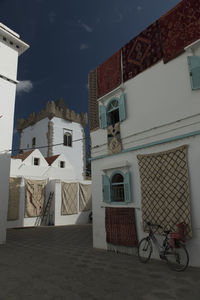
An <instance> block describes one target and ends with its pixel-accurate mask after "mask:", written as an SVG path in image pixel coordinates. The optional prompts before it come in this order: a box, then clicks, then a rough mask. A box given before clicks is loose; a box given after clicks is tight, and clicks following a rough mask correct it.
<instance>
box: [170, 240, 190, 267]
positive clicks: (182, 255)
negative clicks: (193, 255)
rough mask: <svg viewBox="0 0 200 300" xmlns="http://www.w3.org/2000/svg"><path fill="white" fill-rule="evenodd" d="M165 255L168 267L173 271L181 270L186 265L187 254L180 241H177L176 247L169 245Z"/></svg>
mask: <svg viewBox="0 0 200 300" xmlns="http://www.w3.org/2000/svg"><path fill="white" fill-rule="evenodd" d="M165 256H166V259H167V263H168V265H169V267H170V268H171V269H172V270H174V271H177V272H181V271H184V270H185V269H186V268H187V267H188V263H189V255H188V252H187V250H186V248H185V246H184V245H183V244H182V243H178V244H177V247H176V248H173V247H172V246H169V249H168V250H167V252H166V253H165Z"/></svg>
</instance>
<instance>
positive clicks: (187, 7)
mask: <svg viewBox="0 0 200 300" xmlns="http://www.w3.org/2000/svg"><path fill="white" fill-rule="evenodd" d="M159 24H160V31H161V40H162V47H163V55H164V56H163V60H164V62H165V63H167V62H168V61H169V60H171V59H173V58H175V57H176V56H177V55H179V54H180V53H182V52H184V48H185V47H186V46H188V45H189V44H191V43H193V42H194V41H195V40H198V39H199V38H200V0H183V1H181V2H180V3H179V4H178V5H176V6H175V7H174V8H173V9H171V10H170V11H169V12H168V13H166V14H165V15H164V16H162V17H161V18H160V19H159Z"/></svg>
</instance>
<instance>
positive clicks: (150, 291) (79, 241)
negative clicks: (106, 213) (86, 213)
mask: <svg viewBox="0 0 200 300" xmlns="http://www.w3.org/2000/svg"><path fill="white" fill-rule="evenodd" d="M11 299H12V300H18V299H20V300H23V299H26V300H27V299H28V300H33V299H34V300H36V299H37V300H38V299H39V300H40V299H41V300H46V299H48V300H54V299H55V300H57V299H58V300H61V299H67V300H80V299H87V300H90V299H94V300H95V299H99V300H107V299H113V300H118V299H119V300H125V299H131V300H171V299H177V300H179V299H180V300H199V299H200V269H198V268H188V270H186V271H185V272H182V273H177V272H174V271H171V270H170V269H169V268H168V266H167V265H166V263H165V262H162V261H155V260H151V261H150V262H149V263H148V264H141V263H140V262H139V261H138V258H137V257H136V256H129V255H123V254H115V253H112V252H107V251H103V250H97V249H93V248H92V227H91V225H81V226H80V225H75V226H63V227H46V228H45V227H41V228H24V229H9V230H8V233H7V244H6V245H1V246H0V300H11Z"/></svg>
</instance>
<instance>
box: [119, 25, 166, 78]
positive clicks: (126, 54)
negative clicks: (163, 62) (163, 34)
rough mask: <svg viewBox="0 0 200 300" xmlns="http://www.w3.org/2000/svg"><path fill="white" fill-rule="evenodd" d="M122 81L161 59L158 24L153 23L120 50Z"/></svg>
mask: <svg viewBox="0 0 200 300" xmlns="http://www.w3.org/2000/svg"><path fill="white" fill-rule="evenodd" d="M122 54H123V80H124V81H127V80H129V79H131V78H133V77H135V76H136V75H137V74H139V73H141V72H143V71H144V70H146V69H147V68H149V67H151V66H152V65H153V64H155V63H156V62H158V61H159V60H160V59H161V58H162V47H161V41H160V32H159V26H158V22H157V21H156V22H154V23H153V24H152V25H150V26H149V27H148V28H146V29H145V30H144V31H143V32H141V33H140V34H139V35H138V36H137V37H135V38H134V39H133V40H131V41H130V42H129V43H128V44H126V45H125V46H124V47H123V48H122Z"/></svg>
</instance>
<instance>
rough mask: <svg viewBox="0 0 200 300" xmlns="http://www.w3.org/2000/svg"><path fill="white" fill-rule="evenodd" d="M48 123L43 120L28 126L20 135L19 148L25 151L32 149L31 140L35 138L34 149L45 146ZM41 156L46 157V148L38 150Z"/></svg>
mask: <svg viewBox="0 0 200 300" xmlns="http://www.w3.org/2000/svg"><path fill="white" fill-rule="evenodd" d="M48 122H49V119H48V118H45V119H42V120H40V121H38V122H37V123H36V124H34V125H33V126H29V127H27V128H25V129H24V130H23V131H22V133H21V143H20V148H21V149H26V148H30V149H31V148H32V139H33V138H34V137H36V145H35V148H37V147H41V146H47V145H48V140H47V133H48ZM40 151H41V152H42V154H43V155H44V156H45V157H46V156H47V151H48V148H43V149H40Z"/></svg>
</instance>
